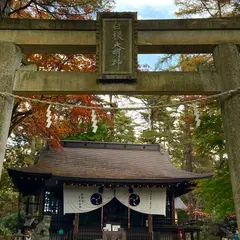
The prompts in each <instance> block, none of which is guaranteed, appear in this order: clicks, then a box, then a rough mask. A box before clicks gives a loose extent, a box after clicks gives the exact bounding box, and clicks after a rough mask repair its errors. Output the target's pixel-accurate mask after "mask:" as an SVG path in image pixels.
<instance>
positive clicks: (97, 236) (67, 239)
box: [50, 229, 178, 240]
mask: <svg viewBox="0 0 240 240" xmlns="http://www.w3.org/2000/svg"><path fill="white" fill-rule="evenodd" d="M177 239H178V237H177V233H172V232H171V233H170V232H169V233H160V232H157V233H148V232H144V231H141V230H139V231H136V230H134V231H128V232H127V240H177ZM50 240H73V233H72V232H69V233H65V234H64V235H58V234H56V233H52V234H51V235H50ZM78 240H102V233H101V231H99V230H95V229H88V230H81V231H79V234H78Z"/></svg>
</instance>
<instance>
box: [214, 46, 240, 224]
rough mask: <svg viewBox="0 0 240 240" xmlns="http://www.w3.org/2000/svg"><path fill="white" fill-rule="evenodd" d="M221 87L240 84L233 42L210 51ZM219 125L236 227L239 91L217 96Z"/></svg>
mask: <svg viewBox="0 0 240 240" xmlns="http://www.w3.org/2000/svg"><path fill="white" fill-rule="evenodd" d="M213 56H214V63H215V67H216V69H217V72H218V75H219V81H220V82H219V84H220V86H221V90H222V91H223V92H224V91H228V90H231V89H235V88H239V87H240V54H239V51H238V48H237V46H236V45H235V44H233V43H222V44H220V45H218V46H217V47H216V48H215V49H214V52H213ZM220 101H221V110H222V117H223V125H224V132H225V139H226V147H227V152H228V162H229V169H230V175H231V182H232V190H233V198H234V203H235V211H236V216H237V223H238V226H239V227H240V94H239V93H233V94H229V95H224V96H222V97H221V98H220Z"/></svg>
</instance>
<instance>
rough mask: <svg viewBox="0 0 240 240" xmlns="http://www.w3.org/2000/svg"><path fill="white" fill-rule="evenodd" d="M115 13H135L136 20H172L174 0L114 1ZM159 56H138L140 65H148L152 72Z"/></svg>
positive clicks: (174, 7)
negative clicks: (136, 15) (136, 14)
mask: <svg viewBox="0 0 240 240" xmlns="http://www.w3.org/2000/svg"><path fill="white" fill-rule="evenodd" d="M115 3H116V4H115V8H114V11H116V12H124V11H126V12H137V13H138V19H139V20H141V19H172V18H175V16H174V11H175V9H176V6H175V5H174V0H115ZM159 56H160V55H159V54H148V55H139V56H138V62H139V64H140V65H143V64H148V65H150V67H151V70H154V67H155V64H156V63H157V62H158V58H159Z"/></svg>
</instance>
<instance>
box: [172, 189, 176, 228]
mask: <svg viewBox="0 0 240 240" xmlns="http://www.w3.org/2000/svg"><path fill="white" fill-rule="evenodd" d="M171 207H172V225H175V224H176V222H175V212H176V210H175V198H174V193H173V194H172V206H171Z"/></svg>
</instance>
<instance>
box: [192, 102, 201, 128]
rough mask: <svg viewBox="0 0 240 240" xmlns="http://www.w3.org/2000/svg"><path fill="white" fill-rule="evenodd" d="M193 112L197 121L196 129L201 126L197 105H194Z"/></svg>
mask: <svg viewBox="0 0 240 240" xmlns="http://www.w3.org/2000/svg"><path fill="white" fill-rule="evenodd" d="M193 110H194V116H195V121H196V127H199V126H200V123H201V120H200V114H199V109H198V106H197V104H193Z"/></svg>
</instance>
